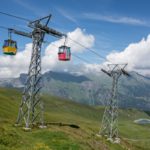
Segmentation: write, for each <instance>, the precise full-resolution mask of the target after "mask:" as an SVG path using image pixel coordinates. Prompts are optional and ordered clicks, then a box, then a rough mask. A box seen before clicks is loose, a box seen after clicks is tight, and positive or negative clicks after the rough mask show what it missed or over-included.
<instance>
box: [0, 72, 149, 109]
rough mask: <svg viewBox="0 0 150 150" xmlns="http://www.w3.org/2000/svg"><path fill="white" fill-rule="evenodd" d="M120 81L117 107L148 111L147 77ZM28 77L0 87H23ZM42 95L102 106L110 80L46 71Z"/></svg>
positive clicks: (102, 76)
mask: <svg viewBox="0 0 150 150" xmlns="http://www.w3.org/2000/svg"><path fill="white" fill-rule="evenodd" d="M130 75H131V77H125V76H122V77H121V78H120V80H119V86H118V88H119V90H118V99H119V106H120V107H123V108H126V107H127V108H138V109H142V110H150V78H149V77H145V76H143V75H140V74H138V73H136V72H130ZM26 78H27V75H26V74H21V75H20V77H19V78H9V79H8V78H7V79H0V86H1V87H9V88H10V87H13V88H23V86H24V84H25V82H26ZM42 82H43V85H44V87H43V89H42V91H43V93H47V94H51V95H55V96H59V97H64V98H68V99H70V100H74V101H76V102H79V103H83V104H89V105H105V104H106V103H107V100H108V99H109V98H110V91H111V86H112V85H111V84H112V79H111V78H110V77H108V76H107V75H105V74H104V73H99V74H92V73H91V74H87V75H78V74H74V73H68V72H52V71H49V72H46V73H44V74H43V76H42Z"/></svg>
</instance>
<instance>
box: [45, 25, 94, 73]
mask: <svg viewBox="0 0 150 150" xmlns="http://www.w3.org/2000/svg"><path fill="white" fill-rule="evenodd" d="M68 37H69V38H68V40H67V45H68V46H70V47H71V52H72V53H82V52H83V51H85V48H83V47H82V46H80V45H78V44H76V43H74V42H73V41H79V42H80V43H82V44H83V45H84V46H86V47H87V48H91V47H92V46H93V44H94V41H95V39H94V36H93V35H90V34H86V32H85V31H84V30H81V29H80V28H77V29H75V30H74V31H73V32H69V33H68ZM70 39H71V40H70ZM79 39H80V40H79ZM72 40H73V41H72ZM63 44H64V39H61V40H58V41H55V42H52V43H51V44H50V45H49V46H48V47H47V48H46V50H45V55H44V57H43V58H42V63H43V70H44V71H48V70H50V69H54V70H59V71H61V70H64V69H67V68H69V69H71V68H73V61H69V62H60V61H58V56H57V53H58V47H59V46H61V45H63Z"/></svg>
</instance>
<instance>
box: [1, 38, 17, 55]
mask: <svg viewBox="0 0 150 150" xmlns="http://www.w3.org/2000/svg"><path fill="white" fill-rule="evenodd" d="M3 53H4V54H6V55H16V53H17V42H16V41H13V40H11V39H8V40H5V41H4V45H3Z"/></svg>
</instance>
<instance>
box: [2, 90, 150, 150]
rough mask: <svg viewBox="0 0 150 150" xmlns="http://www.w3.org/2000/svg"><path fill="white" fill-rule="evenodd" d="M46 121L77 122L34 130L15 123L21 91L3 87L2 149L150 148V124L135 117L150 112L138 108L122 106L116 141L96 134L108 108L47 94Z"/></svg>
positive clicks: (143, 149)
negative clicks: (119, 140) (143, 123)
mask: <svg viewBox="0 0 150 150" xmlns="http://www.w3.org/2000/svg"><path fill="white" fill-rule="evenodd" d="M42 98H43V100H44V103H45V109H46V111H45V120H46V122H48V123H50V122H58V123H59V122H61V123H65V124H76V125H78V126H80V128H79V129H76V128H71V127H69V126H58V125H48V127H47V129H38V128H36V127H35V128H33V129H32V131H31V132H25V131H23V129H22V127H15V126H14V123H15V121H16V117H17V113H18V107H19V104H20V100H21V92H19V91H17V90H15V89H4V88H0V150H126V149H130V150H149V147H150V134H149V133H150V126H148V125H145V126H142V125H137V124H134V123H133V121H134V120H135V119H139V118H149V116H148V115H147V114H146V113H144V112H140V111H137V110H133V109H130V110H119V113H120V115H119V133H120V138H121V144H112V143H110V142H108V141H106V139H104V138H99V137H97V136H96V134H97V133H98V131H99V129H100V122H101V119H102V115H103V111H104V108H102V107H97V108H96V107H90V106H85V105H81V104H77V103H74V102H70V101H67V100H64V99H60V98H57V97H52V96H46V95H44V96H43V97H42Z"/></svg>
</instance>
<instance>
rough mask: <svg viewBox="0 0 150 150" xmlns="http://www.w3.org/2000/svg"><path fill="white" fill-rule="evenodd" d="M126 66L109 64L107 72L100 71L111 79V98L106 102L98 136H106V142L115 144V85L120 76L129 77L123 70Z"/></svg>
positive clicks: (116, 109) (116, 115)
mask: <svg viewBox="0 0 150 150" xmlns="http://www.w3.org/2000/svg"><path fill="white" fill-rule="evenodd" d="M126 66H127V64H121V65H119V64H109V65H108V67H109V71H106V70H104V69H102V71H103V72H104V73H106V74H107V75H108V76H110V77H112V79H113V81H112V91H111V98H110V99H109V100H108V101H107V105H106V107H105V111H104V115H103V119H102V125H101V129H100V133H99V134H100V135H101V136H106V137H107V138H108V140H110V141H111V142H116V143H118V142H119V137H118V100H117V93H118V92H117V90H118V87H117V85H118V80H119V78H120V77H121V75H122V74H123V75H127V76H129V74H128V73H127V72H126V71H125V70H124V68H125V67H126Z"/></svg>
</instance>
